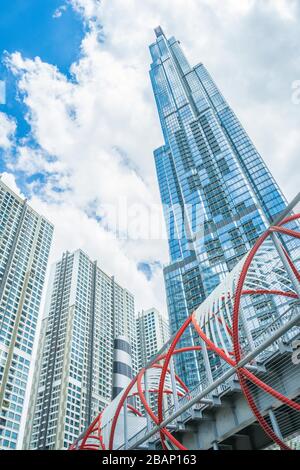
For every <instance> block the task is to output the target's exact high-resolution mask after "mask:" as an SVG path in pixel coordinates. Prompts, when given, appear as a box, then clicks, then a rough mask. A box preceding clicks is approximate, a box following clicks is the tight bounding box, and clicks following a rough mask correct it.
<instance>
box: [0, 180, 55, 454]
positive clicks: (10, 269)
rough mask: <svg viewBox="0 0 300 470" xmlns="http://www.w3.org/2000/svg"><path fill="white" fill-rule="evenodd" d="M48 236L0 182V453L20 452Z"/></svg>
mask: <svg viewBox="0 0 300 470" xmlns="http://www.w3.org/2000/svg"><path fill="white" fill-rule="evenodd" d="M52 234H53V226H52V225H51V224H50V223H49V222H48V221H47V220H46V219H45V218H44V217H42V216H40V215H39V214H37V213H36V212H35V211H34V210H33V209H32V208H31V207H29V206H28V204H27V203H26V201H24V200H23V199H22V198H20V197H19V196H18V195H17V194H15V193H14V192H13V191H12V190H11V189H9V188H8V187H7V186H6V185H5V184H4V183H3V182H2V181H1V180H0V384H1V385H0V449H16V448H18V447H19V442H18V438H19V432H20V429H21V427H22V423H23V422H24V420H25V418H26V409H25V408H26V394H28V392H29V390H28V388H29V383H28V375H29V368H30V363H31V359H32V350H33V344H34V339H35V333H36V326H37V320H38V314H39V308H40V302H41V296H42V290H43V285H44V280H45V274H46V269H47V262H48V255H49V251H50V245H51V240H52Z"/></svg>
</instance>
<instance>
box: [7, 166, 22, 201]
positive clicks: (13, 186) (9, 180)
mask: <svg viewBox="0 0 300 470" xmlns="http://www.w3.org/2000/svg"><path fill="white" fill-rule="evenodd" d="M1 179H2V181H3V182H4V183H5V184H6V185H7V186H8V187H9V188H10V189H12V190H13V191H14V192H15V193H16V194H17V195H18V196H20V197H22V198H24V195H23V194H22V192H21V191H20V188H19V187H18V185H17V182H16V178H15V176H14V175H13V173H8V172H7V171H4V172H3V173H1Z"/></svg>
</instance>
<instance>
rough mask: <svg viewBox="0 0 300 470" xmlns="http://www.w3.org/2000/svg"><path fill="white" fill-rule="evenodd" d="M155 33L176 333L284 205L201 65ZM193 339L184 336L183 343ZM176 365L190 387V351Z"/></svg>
mask: <svg viewBox="0 0 300 470" xmlns="http://www.w3.org/2000/svg"><path fill="white" fill-rule="evenodd" d="M155 33H156V41H155V42H154V43H153V44H151V46H150V53H151V56H152V64H151V70H150V77H151V82H152V87H153V91H154V96H155V100H156V104H157V108H158V113H159V118H160V122H161V127H162V132H163V136H164V141H165V142H164V145H163V146H162V147H160V148H158V149H157V150H155V152H154V157H155V164H156V170H157V177H158V182H159V188H160V194H161V200H162V203H163V207H164V215H165V220H166V225H167V231H168V239H169V254H170V264H169V265H168V266H167V267H165V269H164V278H165V286H166V293H167V302H168V312H169V317H170V326H171V332H172V333H175V331H177V330H178V329H179V327H180V326H181V325H182V324H183V322H184V321H185V319H186V318H187V317H188V315H190V314H191V313H192V312H193V310H194V309H195V308H196V307H198V306H199V304H201V302H202V301H203V300H204V299H205V298H206V297H207V296H208V295H209V294H210V293H211V292H212V291H213V289H214V288H215V287H216V286H217V285H218V284H219V283H220V281H221V280H222V279H223V278H224V276H225V275H226V273H228V272H229V271H231V269H232V268H233V267H234V266H235V264H236V263H237V262H238V260H239V259H241V257H242V256H243V255H245V253H246V252H247V251H248V250H249V249H250V247H251V246H252V245H253V243H254V242H255V240H256V239H257V238H258V236H259V235H260V234H261V233H262V232H263V231H264V230H265V228H266V227H267V226H268V225H269V224H270V223H271V222H272V220H274V218H275V217H276V216H277V215H278V214H279V213H280V212H281V211H282V210H283V209H284V208H285V206H286V202H285V199H284V197H283V195H282V193H281V192H280V189H279V188H278V186H277V184H276V182H275V181H274V179H273V177H272V176H271V174H270V172H269V171H268V169H267V167H266V165H265V163H264V161H263V160H262V158H261V156H260V155H259V153H258V152H257V150H256V148H255V147H254V145H253V143H252V142H251V140H250V138H249V137H248V135H247V133H246V132H245V130H244V129H243V127H242V125H241V124H240V122H239V120H238V119H237V117H236V115H235V114H234V112H233V110H232V109H231V108H230V106H229V105H228V103H227V102H226V101H225V99H224V97H223V96H222V94H221V92H220V91H219V89H218V88H217V86H216V84H215V82H214V81H213V79H212V78H211V76H210V74H209V73H208V71H207V70H206V68H205V67H204V65H203V64H201V63H200V64H198V65H196V66H195V67H191V65H190V64H189V62H188V61H187V59H186V57H185V55H184V53H183V50H182V48H181V45H180V43H179V41H177V40H176V39H175V38H174V37H171V38H170V39H167V38H166V36H165V34H164V32H163V31H162V29H161V28H160V27H158V28H156V30H155ZM227 73H230V71H229V72H228V71H227ZM233 73H234V72H233ZM192 342H193V338H192V334H191V332H190V331H189V332H187V334H186V335H185V337H184V338H183V340H182V345H189V344H191V343H192ZM176 362H177V370H178V374H179V375H180V376H181V377H182V378H183V379H184V380H185V382H186V383H187V385H189V386H190V387H192V386H193V385H196V384H197V383H198V382H199V380H200V377H199V368H198V366H197V360H196V353H192V352H190V353H185V354H182V355H180V357H178V358H176Z"/></svg>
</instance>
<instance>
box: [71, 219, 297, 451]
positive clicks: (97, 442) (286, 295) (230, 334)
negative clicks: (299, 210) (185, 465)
mask: <svg viewBox="0 0 300 470" xmlns="http://www.w3.org/2000/svg"><path fill="white" fill-rule="evenodd" d="M299 218H300V214H297V215H292V216H290V217H288V218H286V219H284V220H283V221H282V222H280V223H279V224H278V225H276V226H272V227H270V228H269V229H268V230H267V231H266V232H265V233H264V234H263V235H262V236H261V237H260V238H259V239H258V240H257V242H256V243H255V245H254V246H253V248H252V249H251V250H250V252H249V253H248V255H247V256H246V258H245V259H243V261H242V264H241V265H240V268H239V271H238V277H237V279H236V282H235V284H234V292H224V294H222V296H221V297H219V299H218V302H219V303H218V305H221V304H222V302H226V301H227V300H228V299H229V300H230V299H231V302H232V303H231V305H232V308H231V318H230V317H229V316H228V314H227V317H226V316H225V315H223V314H222V313H220V311H219V309H218V307H217V308H216V311H215V312H210V317H209V320H207V321H204V320H203V321H202V320H201V316H199V315H200V314H199V312H198V310H199V309H201V306H200V307H199V309H197V310H196V311H195V312H194V313H193V314H192V315H191V316H190V317H189V318H187V320H186V321H185V322H184V324H183V325H182V326H181V328H180V329H179V330H178V332H177V334H176V335H175V337H174V338H173V340H172V342H171V344H170V346H169V348H168V350H167V352H166V353H165V354H162V355H160V356H159V357H157V358H156V359H155V361H154V362H153V363H152V364H150V365H149V366H148V367H147V368H143V369H141V370H140V372H139V373H138V374H137V376H136V377H135V378H134V379H133V380H132V381H131V383H130V384H129V385H128V386H127V388H126V390H124V391H123V392H121V393H120V395H119V396H118V397H117V401H116V404H115V405H114V408H113V409H112V411H109V407H111V405H109V406H108V407H107V409H105V410H103V411H102V412H101V413H100V414H99V416H97V418H96V419H95V420H94V421H93V423H92V424H91V425H90V427H89V428H88V429H87V431H86V432H85V433H84V435H83V436H82V437H81V438H79V439H78V441H77V442H75V443H74V444H73V445H72V446H71V447H70V449H71V450H75V449H84V450H106V449H107V450H113V449H114V448H115V435H116V429H117V426H118V422H119V420H120V414H121V412H122V410H124V406H126V407H127V412H128V413H130V414H131V415H133V416H136V417H137V418H142V416H145V415H146V414H147V415H148V416H149V417H150V420H151V421H152V422H153V423H154V425H156V426H157V430H158V431H159V435H160V440H161V444H162V447H163V449H164V450H168V445H169V444H171V445H172V446H173V447H175V448H176V449H180V450H187V449H186V448H185V447H184V446H183V444H182V443H181V442H180V441H179V440H178V439H176V438H175V436H174V435H173V434H172V432H171V431H170V430H168V429H167V427H160V425H161V423H163V421H164V411H163V409H164V399H165V397H167V396H172V394H173V390H174V389H173V390H172V387H170V367H171V364H170V362H171V360H172V358H173V357H174V356H176V355H179V354H182V353H185V352H189V351H197V354H201V349H202V348H201V346H199V345H196V346H189V347H185V348H181V347H179V345H178V343H179V342H180V340H181V339H182V336H183V334H184V333H185V332H186V331H187V329H188V328H193V329H194V330H195V332H196V333H197V334H198V335H199V337H200V338H201V341H202V344H203V342H204V343H205V345H206V348H207V350H208V351H209V352H210V353H211V354H214V355H215V356H217V357H218V358H219V359H220V360H221V361H222V362H223V363H225V364H226V366H227V367H230V368H234V369H235V373H236V374H237V377H238V381H239V384H240V387H241V390H242V392H243V394H244V397H245V399H246V401H247V403H248V405H249V407H250V409H251V410H252V412H253V414H254V416H255V418H256V420H257V422H258V423H259V425H260V426H261V427H262V429H263V430H264V432H265V433H266V434H267V435H268V436H269V438H270V439H271V440H272V441H273V442H274V443H276V444H277V445H278V446H279V447H280V448H281V449H289V448H290V447H289V446H288V445H287V443H286V442H284V441H283V439H282V438H281V437H280V436H278V435H277V434H276V433H275V432H274V430H273V429H272V427H271V426H270V424H269V423H268V421H267V419H266V418H265V417H264V416H263V414H262V413H261V411H260V410H259V407H258V406H257V404H256V401H255V396H254V395H255V394H254V393H253V387H257V388H258V389H259V390H261V391H263V392H264V393H266V394H268V395H270V396H271V397H273V398H274V399H275V400H278V401H279V402H280V403H281V404H283V405H285V406H287V407H289V408H291V409H292V410H294V411H296V412H297V413H299V412H300V404H299V403H298V402H297V401H296V400H293V399H291V398H289V397H287V396H285V395H284V394H283V393H282V392H279V391H278V390H276V389H274V388H273V387H272V386H270V385H269V384H267V383H266V382H265V381H263V380H262V379H261V378H259V377H258V376H257V375H256V374H254V373H253V372H252V371H251V370H249V369H248V368H247V367H245V366H240V362H241V360H242V359H243V358H244V357H245V355H246V352H247V351H245V340H244V338H243V339H242V340H241V331H242V329H241V325H240V323H241V311H242V302H243V300H244V299H247V298H251V297H252V298H253V296H254V298H257V297H258V296H264V298H265V296H270V297H271V298H273V299H274V298H275V297H276V298H278V299H285V300H286V301H290V302H293V301H297V300H299V295H298V293H297V291H298V292H299V290H298V289H293V287H292V284H293V283H291V284H289V285H288V284H287V283H286V284H284V283H283V286H284V285H286V288H283V287H282V286H281V288H279V287H280V286H279V287H278V282H277V281H276V282H275V287H274V286H269V287H270V288H267V287H266V286H265V285H263V286H261V285H257V286H255V285H254V286H252V284H251V285H250V287H249V285H248V284H249V282H248V284H247V276H248V275H249V276H250V274H249V273H250V271H251V269H252V267H253V263H254V262H255V260H256V259H257V256H258V255H259V250H260V249H261V247H262V246H263V244H264V243H266V242H268V240H269V242H271V240H272V237H273V234H278V235H279V237H278V240H279V239H281V240H282V239H285V240H291V239H294V241H295V242H296V243H297V240H299V239H300V233H299V232H298V231H297V230H296V229H297V228H298V225H297V223H295V221H296V220H297V219H299ZM286 225H290V226H291V225H292V227H293V228H287V227H286ZM295 228H296V229H295ZM284 245H285V246H288V243H285V244H284ZM281 249H282V252H281V254H283V256H284V257H285V259H286V262H287V263H288V266H289V267H290V270H291V271H292V273H293V276H294V278H293V281H294V282H297V283H299V282H300V273H299V270H298V268H297V266H296V264H295V263H294V262H293V261H292V259H291V256H290V254H289V253H288V251H287V249H286V248H284V247H283V245H281ZM272 275H273V274H272ZM274 279H275V277H274ZM254 284H255V283H254ZM225 317H226V318H225ZM199 318H200V320H199ZM207 318H208V317H207ZM225 336H226V338H227V340H226V341H227V342H226V344H225V342H224V340H223V338H224V337H225ZM146 371H147V373H149V371H152V373H153V374H156V375H155V377H157V382H158V383H157V386H154V387H153V386H151V387H150V388H149V389H148V390H147V392H148V396H153V395H155V396H156V399H157V402H156V403H157V406H156V409H155V410H154V409H152V408H151V403H150V402H149V401H150V400H148V401H147V398H146V396H147V393H145V392H146V390H145V388H146V387H145V383H146V379H145V373H146ZM157 374H159V375H157ZM176 387H177V392H176V393H177V395H178V397H179V398H180V397H182V396H185V397H187V399H188V397H189V393H190V391H189V390H188V388H187V387H186V385H185V384H184V383H183V382H182V380H181V379H180V377H178V376H176ZM130 397H138V398H139V400H140V403H141V407H142V411H143V413H141V411H140V410H139V409H137V408H135V407H134V406H133V405H132V404H129V402H128V398H130ZM130 403H132V402H130ZM152 403H153V402H152ZM105 413H106V415H107V416H108V415H109V413H110V419H108V418H107V417H106V423H105V426H104V425H103V424H102V419H103V417H104V415H105ZM104 430H105V437H104V436H103V432H104ZM169 447H170V446H169Z"/></svg>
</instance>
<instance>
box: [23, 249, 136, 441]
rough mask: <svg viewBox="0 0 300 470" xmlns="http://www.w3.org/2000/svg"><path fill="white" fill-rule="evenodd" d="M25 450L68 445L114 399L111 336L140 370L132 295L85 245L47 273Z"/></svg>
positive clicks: (112, 341) (112, 343)
mask: <svg viewBox="0 0 300 470" xmlns="http://www.w3.org/2000/svg"><path fill="white" fill-rule="evenodd" d="M47 295H48V298H47V300H46V307H45V316H44V319H43V324H42V332H41V338H40V347H39V355H38V359H37V365H36V370H35V374H34V379H33V390H32V399H31V402H30V408H29V415H28V420H27V429H26V432H25V435H26V438H25V440H24V445H23V447H24V448H31V449H66V448H68V446H69V445H70V444H71V443H73V442H74V441H75V439H77V438H78V436H79V435H80V434H81V433H82V432H83V431H84V430H85V429H86V428H87V427H88V425H89V424H90V423H91V422H92V420H93V418H94V417H95V416H96V415H97V414H98V413H99V411H100V410H101V409H103V408H104V407H105V406H106V405H107V404H108V403H109V402H110V400H111V398H112V377H113V352H114V351H113V350H114V338H116V337H119V336H120V335H125V336H126V337H127V338H129V341H130V344H131V348H132V356H133V358H132V360H133V370H134V371H135V372H136V368H137V363H136V327H135V316H134V297H133V296H132V294H131V293H130V292H129V291H128V290H127V289H124V288H122V287H121V286H120V285H119V284H118V283H117V282H115V280H114V277H111V276H108V275H107V274H105V273H104V272H103V271H102V270H101V269H100V267H99V266H98V265H97V262H94V261H92V260H91V259H90V258H89V257H88V255H87V254H85V253H84V252H83V251H81V250H77V251H75V252H74V253H68V252H67V253H65V254H64V255H63V257H62V259H61V260H60V261H59V262H57V263H56V264H55V265H54V267H53V269H52V272H51V275H50V283H49V287H48V292H47Z"/></svg>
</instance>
